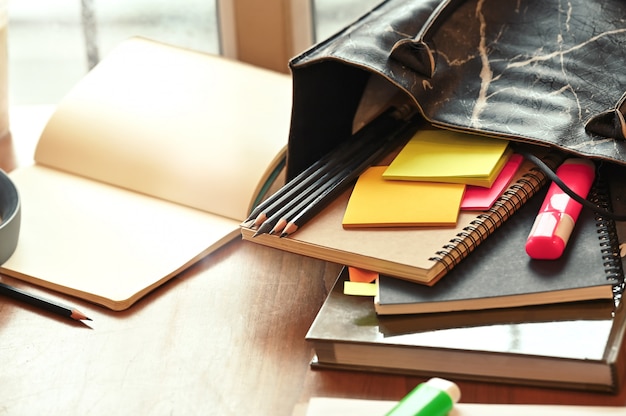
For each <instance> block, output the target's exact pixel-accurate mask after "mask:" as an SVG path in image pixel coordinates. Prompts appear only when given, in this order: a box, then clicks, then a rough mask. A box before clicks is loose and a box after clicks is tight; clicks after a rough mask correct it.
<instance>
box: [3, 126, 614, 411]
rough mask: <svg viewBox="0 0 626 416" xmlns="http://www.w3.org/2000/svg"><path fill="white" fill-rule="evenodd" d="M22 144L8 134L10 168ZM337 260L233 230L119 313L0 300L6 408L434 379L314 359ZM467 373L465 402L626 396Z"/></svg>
mask: <svg viewBox="0 0 626 416" xmlns="http://www.w3.org/2000/svg"><path fill="white" fill-rule="evenodd" d="M14 147H15V146H14V145H13V143H12V141H11V140H10V139H9V138H5V139H3V140H0V164H1V165H0V166H1V167H3V168H4V169H5V170H10V169H12V168H13V167H14V166H15V164H16V163H17V162H16V160H15V158H14V156H13V155H14V152H13V148H14ZM33 261H37V259H33ZM94 267H97V265H94ZM340 268H341V266H340V265H338V264H331V263H327V262H323V261H319V260H314V259H310V258H306V257H302V256H298V255H293V254H290V253H284V252H281V251H278V250H275V249H271V248H267V247H263V246H259V245H256V244H253V243H250V242H244V241H239V240H237V241H233V242H232V243H230V244H228V245H226V246H225V247H223V248H222V249H220V250H219V251H217V252H216V253H214V254H212V255H210V256H209V257H207V258H205V259H204V260H202V261H201V262H200V263H198V264H196V265H195V266H194V267H192V268H191V269H189V270H188V271H186V272H184V273H183V274H182V275H180V276H179V277H177V278H175V279H173V280H172V281H170V282H169V283H167V284H165V285H164V286H162V287H160V288H159V289H157V290H155V291H154V292H152V293H151V294H149V295H148V296H147V297H145V298H144V299H142V300H141V301H139V302H138V303H137V304H136V305H134V306H133V307H132V308H131V309H129V310H127V311H124V312H111V311H108V310H106V309H103V308H101V307H98V306H94V305H91V304H89V303H86V302H83V301H80V300H77V299H73V298H70V297H66V296H63V295H59V294H55V293H52V292H46V291H43V290H40V289H37V288H32V287H28V288H29V290H32V291H34V292H37V293H40V294H45V295H46V296H49V297H52V298H54V299H58V300H61V301H63V302H65V303H68V304H71V305H74V306H76V307H77V308H78V309H80V310H81V311H83V312H84V313H86V314H87V315H88V316H90V317H91V318H93V322H90V323H89V325H84V324H81V323H78V322H74V321H71V320H67V319H61V318H58V317H56V316H53V315H50V314H48V313H44V312H41V311H39V310H36V309H33V308H30V307H27V306H24V305H23V304H20V303H17V302H16V301H13V300H10V299H7V298H2V299H0V358H1V360H2V367H1V370H0V415H5V414H6V415H57V414H65V415H67V414H69V415H74V414H76V415H125V414H133V415H148V414H149V415H153V414H154V415H161V414H168V415H169V414H176V415H196V414H202V415H209V414H215V415H291V414H292V412H293V409H294V406H296V405H297V404H299V403H305V402H306V401H307V400H308V399H309V398H310V397H314V396H333V397H349V398H371V399H387V400H398V399H400V398H401V397H403V396H404V395H405V394H406V393H408V392H409V391H410V390H411V389H412V388H413V387H414V386H415V385H417V384H418V383H420V382H422V381H424V380H425V378H416V377H403V376H396V375H376V374H366V373H352V372H340V371H329V370H323V371H314V370H311V369H310V368H309V360H310V359H311V357H312V350H311V347H310V345H308V344H307V343H306V341H305V339H304V336H305V333H306V331H307V330H308V328H309V325H310V324H311V322H312V321H313V319H314V317H315V314H316V313H317V311H318V309H319V307H320V306H321V304H322V302H323V301H324V299H325V297H326V294H327V293H328V290H329V289H330V287H331V284H332V283H333V281H334V279H335V277H336V275H337V274H338V272H339V270H340ZM2 280H3V281H5V282H7V283H9V284H13V285H15V286H19V287H27V286H26V285H24V284H22V283H20V282H19V281H16V280H13V279H10V278H2ZM581 336H584V334H581ZM622 371H624V369H622ZM455 381H458V380H455ZM458 384H459V386H460V388H461V390H462V394H463V397H462V401H463V402H485V403H548V404H565V403H566V404H589V405H613V406H615V405H620V406H621V405H626V388H622V389H621V391H620V392H619V393H618V394H617V395H607V394H598V393H586V392H578V391H566V390H554V389H539V388H530V387H519V386H506V385H498V384H488V383H473V382H463V381H458Z"/></svg>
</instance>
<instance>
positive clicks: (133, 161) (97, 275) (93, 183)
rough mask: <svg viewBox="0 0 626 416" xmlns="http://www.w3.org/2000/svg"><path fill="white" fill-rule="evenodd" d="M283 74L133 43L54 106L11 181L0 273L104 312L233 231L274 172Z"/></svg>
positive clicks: (285, 127)
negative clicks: (13, 231) (11, 247)
mask: <svg viewBox="0 0 626 416" xmlns="http://www.w3.org/2000/svg"><path fill="white" fill-rule="evenodd" d="M290 111H291V81H290V77H289V76H287V75H284V74H278V73H274V72H271V71H268V70H264V69H260V68H256V67H253V66H250V65H247V64H243V63H240V62H235V61H230V60H227V59H225V58H222V57H218V56H212V55H208V54H204V53H198V52H194V51H190V50H186V49H181V48H177V47H173V46H169V45H164V44H161V43H157V42H154V41H151V40H147V39H143V38H133V39H129V40H127V41H125V42H123V43H122V44H121V45H119V46H118V47H117V48H116V49H114V50H113V51H112V52H111V53H110V54H109V55H107V57H105V59H104V60H103V61H102V62H101V63H100V64H99V65H97V66H96V67H95V68H94V69H93V70H92V71H91V72H90V73H89V74H87V75H86V76H85V77H84V79H82V80H81V81H80V82H79V83H78V84H77V85H76V86H75V87H74V88H73V89H72V90H71V91H70V92H69V93H68V95H67V96H66V97H65V98H64V99H63V100H62V101H61V102H60V103H59V105H58V107H57V109H56V111H55V112H54V114H53V115H52V117H51V118H50V120H49V122H48V124H47V126H46V127H45V129H44V131H43V133H42V135H41V137H40V140H39V142H38V144H37V148H36V152H35V156H34V159H35V163H34V165H32V166H26V167H21V168H19V169H17V170H15V171H14V172H11V174H10V176H11V178H12V179H13V180H14V182H15V183H16V185H17V187H18V190H19V192H20V195H21V202H22V228H21V233H20V240H19V243H18V246H17V249H16V251H15V253H14V254H13V256H12V257H11V258H10V259H9V260H8V261H7V262H6V263H5V264H3V265H2V267H1V269H0V271H1V272H2V273H4V274H7V275H10V276H13V277H16V278H20V279H23V280H26V281H29V282H32V283H35V284H39V285H41V286H45V287H48V288H51V289H55V290H58V291H60V292H63V293H67V294H70V295H75V296H78V297H81V298H84V299H87V300H90V301H92V302H95V303H98V304H101V305H104V306H106V307H108V308H111V309H114V310H122V309H126V308H128V307H129V306H131V305H132V304H133V303H134V302H135V301H137V300H138V299H139V298H140V297H141V296H143V295H144V294H146V293H147V292H149V291H150V290H152V289H153V288H155V287H156V286H158V285H160V284H161V283H163V282H165V281H166V280H168V279H169V278H171V277H173V276H174V275H176V274H177V273H179V272H180V271H182V270H184V269H185V268H187V267H188V266H190V265H191V264H193V263H194V262H196V261H197V260H199V259H200V258H201V257H203V256H204V255H206V254H207V253H210V252H211V251H213V250H216V249H217V248H218V247H220V246H222V245H223V244H225V243H226V242H228V241H230V240H231V239H232V238H234V237H236V236H238V235H239V224H240V223H241V221H242V220H243V219H244V218H245V217H246V215H247V214H248V212H249V210H250V209H251V207H252V206H254V205H255V204H256V198H257V197H258V196H259V195H260V194H262V192H263V191H264V187H266V185H267V184H268V183H270V182H271V181H272V178H273V177H274V176H273V175H275V174H276V172H278V171H279V170H280V163H281V161H282V160H283V155H284V152H285V149H286V145H287V136H288V131H289V117H290Z"/></svg>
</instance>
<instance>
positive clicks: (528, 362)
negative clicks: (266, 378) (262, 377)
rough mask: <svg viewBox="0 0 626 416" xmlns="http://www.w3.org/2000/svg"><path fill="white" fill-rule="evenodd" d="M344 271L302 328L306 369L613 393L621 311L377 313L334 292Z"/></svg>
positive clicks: (581, 307)
mask: <svg viewBox="0 0 626 416" xmlns="http://www.w3.org/2000/svg"><path fill="white" fill-rule="evenodd" d="M347 279H348V272H347V268H344V270H343V271H342V274H341V275H340V276H339V279H338V281H337V283H336V284H335V286H334V288H333V289H332V291H331V293H330V294H329V296H328V298H327V299H326V301H325V302H324V304H323V305H322V308H321V310H320V311H319V313H318V314H317V317H316V318H315V321H314V322H313V324H312V325H311V328H310V329H309V331H308V333H307V335H306V339H307V340H308V341H309V342H311V344H312V346H313V349H314V351H315V356H314V358H313V360H312V362H311V365H312V367H313V368H319V369H323V368H328V369H337V370H340V369H341V370H359V371H370V372H384V373H399V374H407V375H419V376H437V377H444V378H451V379H468V380H479V381H491V382H503V383H515V384H528V385H538V386H551V387H560V388H573V389H584V390H599V391H611V392H613V391H615V389H616V388H617V386H619V385H620V377H621V370H620V369H621V368H622V364H620V363H619V361H620V360H622V359H623V358H624V357H625V355H624V346H623V335H624V330H625V328H626V323H625V313H626V310H625V309H624V306H625V305H624V304H623V303H622V304H620V306H619V307H617V308H616V307H615V306H614V304H613V302H602V301H588V302H573V303H564V304H558V305H537V306H523V307H517V308H508V309H492V310H485V311H465V312H442V313H431V314H416V315H390V316H381V315H377V314H376V313H375V311H374V305H373V304H372V300H371V298H368V297H363V296H348V295H344V294H343V282H344V281H345V280H347Z"/></svg>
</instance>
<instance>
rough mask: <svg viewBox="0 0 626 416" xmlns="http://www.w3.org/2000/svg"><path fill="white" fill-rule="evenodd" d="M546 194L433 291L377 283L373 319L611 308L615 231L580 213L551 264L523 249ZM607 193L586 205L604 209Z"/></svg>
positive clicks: (617, 268)
mask: <svg viewBox="0 0 626 416" xmlns="http://www.w3.org/2000/svg"><path fill="white" fill-rule="evenodd" d="M546 189H547V187H545V188H544V189H543V190H542V191H541V192H539V193H538V194H536V195H535V196H534V197H532V198H531V199H530V200H529V201H528V202H527V203H526V204H525V205H524V206H523V207H522V208H520V210H519V211H518V212H517V213H516V214H515V215H513V216H512V217H511V218H510V219H509V220H508V221H507V222H506V223H504V224H503V225H502V226H501V227H500V228H498V230H496V231H495V232H494V233H493V234H492V235H491V236H490V237H489V238H488V239H486V240H485V241H484V242H483V243H482V244H481V245H480V246H478V247H477V248H476V249H475V250H474V251H473V252H472V254H471V255H470V256H468V257H467V258H465V259H464V260H462V261H461V262H460V263H459V265H458V266H457V267H455V268H454V269H453V270H451V271H450V272H448V274H447V275H446V278H445V279H442V280H441V281H440V282H438V283H437V284H436V285H434V286H432V287H425V286H424V285H417V284H414V283H411V282H408V281H405V280H400V279H396V278H393V277H389V276H384V275H381V276H380V278H379V281H378V296H377V297H376V300H375V307H376V311H377V312H378V313H379V314H399V313H407V314H411V313H425V312H446V311H455V310H469V309H481V310H484V309H487V308H503V307H512V306H524V305H537V304H554V303H559V302H572V301H579V300H591V299H607V300H609V301H612V299H613V297H614V290H613V289H614V287H615V286H617V285H621V284H622V283H623V281H624V275H623V271H622V267H621V259H620V257H619V254H618V252H619V249H618V241H617V236H616V230H615V224H614V222H613V221H612V220H608V219H602V218H600V217H598V216H597V215H595V214H594V213H593V212H592V211H591V210H590V209H583V210H582V211H581V214H580V216H579V218H578V221H577V223H576V227H575V228H574V231H573V233H572V236H571V238H570V241H569V243H568V245H567V247H566V250H565V252H564V254H563V256H561V257H560V258H559V259H556V260H533V259H531V258H530V257H529V256H528V255H527V254H526V252H525V250H524V245H525V243H526V239H527V237H528V234H529V232H530V230H531V228H532V225H533V222H534V220H535V217H536V215H537V212H538V211H539V208H540V206H541V203H542V202H543V199H544V195H545V193H546ZM607 192H608V190H607V189H606V187H603V188H602V189H600V188H598V187H596V188H595V189H593V190H592V192H591V194H590V200H592V201H593V202H595V203H596V204H600V205H602V206H603V207H609V206H610V204H609V201H608V198H609V196H608V194H607Z"/></svg>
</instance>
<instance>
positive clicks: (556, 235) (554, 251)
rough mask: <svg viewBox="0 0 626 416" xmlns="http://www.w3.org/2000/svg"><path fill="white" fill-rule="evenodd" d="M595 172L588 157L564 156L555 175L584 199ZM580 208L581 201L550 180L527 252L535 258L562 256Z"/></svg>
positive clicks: (556, 257) (529, 237) (550, 258)
mask: <svg viewBox="0 0 626 416" xmlns="http://www.w3.org/2000/svg"><path fill="white" fill-rule="evenodd" d="M595 171H596V170H595V165H594V164H593V162H592V161H590V160H588V159H567V160H566V161H565V162H563V163H562V164H561V166H559V168H558V169H557V170H556V174H557V176H558V177H559V178H560V179H561V180H562V181H563V182H564V183H565V184H566V185H567V186H568V187H569V188H570V189H571V190H572V191H574V192H575V193H576V194H578V195H580V196H581V197H582V198H586V197H587V194H588V193H589V190H590V189H591V185H592V184H593V181H594V178H595ZM581 209H582V205H581V204H580V203H578V202H576V201H574V200H573V199H572V198H570V197H569V196H568V195H567V194H566V193H565V192H563V191H562V190H561V188H559V186H558V185H557V184H555V183H554V182H553V183H552V184H551V185H550V188H549V189H548V194H547V195H546V198H545V200H544V201H543V204H542V205H541V209H540V210H539V214H538V215H537V218H536V219H535V222H534V224H533V228H532V230H531V231H530V235H529V236H528V239H527V240H526V253H527V254H528V255H529V256H530V257H531V258H533V259H537V260H554V259H558V258H559V257H561V255H562V254H563V251H564V250H565V246H566V245H567V241H568V240H569V237H570V235H571V234H572V230H573V229H574V225H575V224H576V220H577V219H578V215H579V214H580V210H581Z"/></svg>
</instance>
